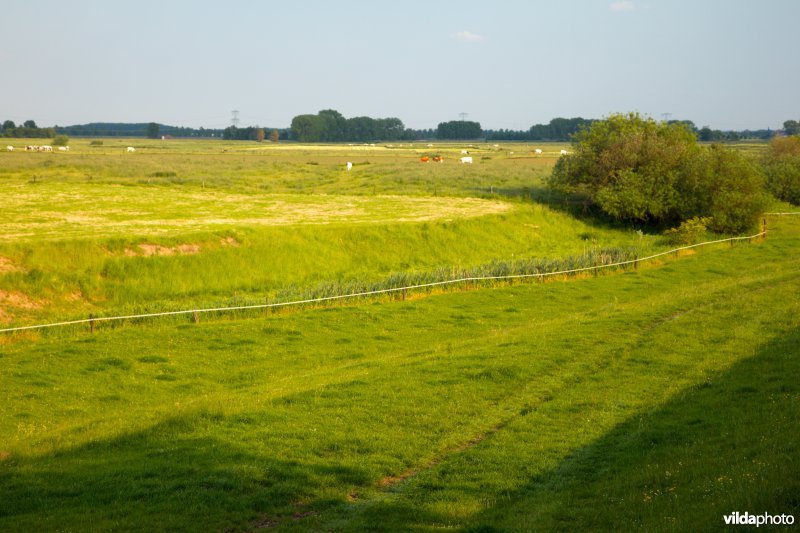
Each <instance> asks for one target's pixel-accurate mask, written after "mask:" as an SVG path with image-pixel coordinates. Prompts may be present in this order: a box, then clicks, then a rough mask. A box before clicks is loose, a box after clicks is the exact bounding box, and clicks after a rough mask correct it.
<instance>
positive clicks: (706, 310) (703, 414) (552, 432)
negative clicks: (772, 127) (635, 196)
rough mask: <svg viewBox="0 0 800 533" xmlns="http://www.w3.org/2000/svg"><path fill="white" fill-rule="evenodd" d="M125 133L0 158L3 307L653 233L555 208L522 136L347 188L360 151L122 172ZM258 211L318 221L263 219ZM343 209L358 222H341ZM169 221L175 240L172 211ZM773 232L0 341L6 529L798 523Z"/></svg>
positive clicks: (796, 284) (791, 283)
mask: <svg viewBox="0 0 800 533" xmlns="http://www.w3.org/2000/svg"><path fill="white" fill-rule="evenodd" d="M127 142H129V141H116V142H115V144H112V142H111V141H108V143H107V144H104V145H103V146H102V147H100V148H99V149H98V150H103V151H106V153H102V152H101V153H97V154H92V153H90V152H89V151H90V150H91V149H94V147H89V146H88V143H87V144H85V145H84V146H81V145H78V146H77V148H73V149H72V150H71V151H70V153H69V154H52V155H47V154H13V155H11V157H13V158H14V159H8V157H9V155H8V154H0V155H2V156H3V157H2V158H0V187H2V188H3V193H4V199H5V198H8V199H9V202H10V203H9V205H10V208H11V209H15V210H16V211H15V215H14V216H13V218H12V217H9V218H3V219H2V220H0V225H5V226H4V227H3V229H4V231H5V230H7V229H8V228H11V227H12V225H14V224H27V225H28V226H26V227H27V228H28V230H27V231H29V232H30V233H28V234H24V235H15V236H9V235H6V237H5V238H3V239H0V257H2V258H4V260H3V261H2V262H0V291H2V293H0V295H3V298H5V300H4V301H3V302H0V304H2V305H3V307H2V308H3V309H4V310H6V313H7V314H8V317H7V319H6V320H7V323H25V322H26V321H33V320H37V319H41V318H48V317H59V318H63V317H69V316H71V314H76V315H80V314H81V313H85V312H98V311H107V312H112V311H114V310H118V309H123V308H128V307H136V306H139V307H138V308H146V306H148V305H152V306H156V307H160V308H164V307H169V306H171V305H176V306H177V305H183V304H186V303H195V302H198V301H201V302H203V301H205V302H211V301H214V299H215V298H225V297H231V296H232V293H237V294H242V293H244V294H245V295H250V296H252V297H254V298H255V297H256V295H258V296H259V298H263V296H264V295H265V294H266V295H269V296H272V297H275V296H276V295H277V293H278V291H280V290H290V289H291V288H292V287H294V288H296V289H297V290H300V289H301V288H302V287H309V286H313V285H315V284H318V283H324V282H327V281H330V280H336V281H344V280H359V279H368V280H380V279H385V278H386V277H387V276H391V275H392V274H393V273H394V274H397V273H401V272H409V271H426V270H431V269H436V268H442V267H445V268H453V269H458V268H466V267H467V266H474V265H480V264H484V263H487V262H491V261H496V260H499V259H502V260H512V261H514V260H519V259H522V258H535V257H564V256H568V255H573V254H581V253H584V252H586V251H587V250H589V249H596V248H601V247H631V246H633V247H636V248H637V249H639V250H656V249H659V248H660V247H661V246H662V245H661V244H660V240H659V238H658V237H657V236H648V235H644V234H641V233H637V232H636V231H633V230H632V229H628V228H614V227H609V226H606V225H603V224H601V223H599V222H598V221H593V220H592V219H589V218H583V219H577V218H575V217H573V216H572V215H571V214H570V213H569V210H567V209H565V208H564V207H563V206H562V205H559V204H558V202H556V201H552V202H551V204H550V205H548V204H547V198H546V195H545V193H544V192H543V190H542V189H541V187H540V181H539V180H540V179H541V176H543V175H544V173H546V172H547V169H548V168H549V167H548V165H552V158H536V157H533V156H529V154H528V152H529V150H528V151H527V152H526V147H514V148H513V149H512V148H507V149H506V150H504V151H503V150H501V151H498V150H494V147H482V148H481V149H480V150H484V151H483V152H481V151H480V150H475V149H474V148H473V150H474V154H475V156H476V164H475V165H474V166H473V167H470V168H462V167H461V166H460V165H455V164H454V165H451V166H448V165H447V163H445V164H443V165H441V166H435V165H433V164H429V165H421V164H420V163H419V162H418V161H417V154H418V153H428V152H429V151H430V150H431V149H429V148H428V147H427V146H422V147H412V148H409V147H405V148H404V149H403V150H400V149H395V148H394V147H393V148H392V149H390V148H388V147H383V148H382V149H381V150H380V152H386V153H387V154H388V155H386V156H380V157H386V158H387V159H381V158H379V156H378V155H376V154H374V153H372V152H369V155H368V156H365V157H368V158H369V164H368V165H367V164H361V165H356V166H355V167H354V169H353V171H352V173H351V174H350V175H348V174H346V173H345V172H343V171H342V170H341V168H340V167H341V162H342V161H344V160H352V159H355V158H354V157H353V155H354V153H356V152H355V147H354V148H349V149H344V148H341V147H334V148H330V147H325V148H318V149H311V148H308V147H299V146H296V147H291V148H289V147H287V148H283V147H281V148H280V150H281V152H277V151H276V152H272V151H269V150H262V149H261V148H260V147H259V146H251V145H245V144H235V143H233V144H231V145H230V146H228V145H225V144H223V143H220V144H219V145H213V146H214V147H215V149H216V148H217V147H218V152H219V153H217V152H215V153H211V152H210V150H209V149H208V146H206V147H203V146H201V145H199V144H196V143H188V142H187V143H179V144H172V145H168V146H171V147H172V148H169V149H167V148H163V147H162V146H163V145H162V144H160V143H156V142H153V143H152V144H151V145H147V144H146V145H145V146H143V147H137V152H136V154H130V155H131V156H134V157H137V159H136V160H135V161H134V160H130V161H134V162H130V163H122V162H120V161H118V160H119V159H121V158H125V157H127V155H125V154H123V153H122V152H121V150H120V151H119V152H118V151H117V148H119V147H124V146H125V145H126V143H127ZM117 144H119V146H117ZM148 146H150V147H149V148H148ZM160 147H161V148H160ZM250 148H253V149H252V150H251V149H250ZM457 148H458V147H456V146H453V147H449V148H447V149H449V150H452V151H454V152H455V151H456V149H457ZM528 148H529V147H528ZM370 149H371V147H358V150H359V152H358V153H360V151H361V150H364V151H367V150H370ZM434 149H435V147H434ZM158 150H161V152H160V157H159V156H158V153H159V152H158ZM223 150H228V151H227V152H224V151H223ZM337 150H340V152H337ZM150 151H152V153H149V152H150ZM377 151H378V150H375V152H377ZM443 151H444V149H443V148H440V149H439V152H443ZM512 151H513V152H514V153H513V154H512V153H510V152H512ZM521 152H522V153H523V155H524V157H521V156H520V153H521ZM337 153H341V156H340V155H337ZM430 153H433V152H430ZM40 155H43V156H44V157H43V158H39V156H40ZM18 156H19V157H18ZM139 156H143V157H141V158H139ZM61 157H69V158H74V160H73V163H71V164H69V161H70V160H67V159H58V158H61ZM340 157H341V158H342V161H339V159H338V158H340ZM483 157H488V158H490V159H482V158H483ZM48 158H49V159H48ZM345 158H347V159H345ZM393 158H394V159H397V160H394V159H393ZM47 161H52V162H53V163H51V164H50V165H47V164H46V163H47ZM64 161H66V162H67V163H63V162H64ZM232 161H241V163H236V164H241V165H242V168H240V169H235V168H233V167H235V166H236V164H231V162H232ZM309 161H312V162H316V163H317V164H309V163H308V162H309ZM356 162H357V163H358V162H359V160H356ZM361 162H362V163H363V161H361ZM61 165H63V166H61ZM80 165H83V166H81V167H80V170H76V169H77V168H78V167H79V166H80ZM139 165H141V166H139ZM306 167H312V168H311V169H306ZM274 168H282V169H283V170H281V171H275V170H274ZM87 169H88V171H87ZM156 169H161V170H156ZM164 169H167V170H164ZM169 169H172V170H169ZM258 169H261V170H258ZM307 170H308V171H307ZM362 171H363V172H369V173H370V176H371V177H370V178H369V179H366V178H365V177H364V176H358V173H359V172H362ZM86 172H89V173H91V175H92V179H89V178H87V177H86V175H85V174H84V173H86ZM156 172H159V173H162V174H164V173H166V174H165V175H161V176H154V175H152V174H154V173H156ZM169 172H174V174H175V175H174V176H172V175H168V173H169ZM226 172H230V174H226ZM33 175H35V176H36V180H35V182H34V180H33V179H32V177H31V176H33ZM179 176H183V177H180V178H179ZM148 180H150V182H149V183H148ZM180 180H185V181H180ZM503 180H504V181H503ZM298 182H302V183H303V188H302V190H301V189H296V190H291V189H292V187H293V184H297V183H298ZM501 182H502V185H501ZM350 187H352V189H353V190H352V191H351V190H349V188H350ZM371 187H372V188H374V192H372V191H371V190H370V188H371ZM434 188H435V189H436V193H435V195H434V192H433V189H434ZM323 189H324V190H323ZM406 189H407V194H408V196H409V202H407V203H406V202H395V201H394V198H396V196H397V195H398V194H402V193H403V192H404V190H406ZM31 190H34V191H37V192H35V194H38V195H39V196H38V199H35V198H30V197H25V194H28V193H23V192H20V191H31ZM265 191H268V192H265ZM312 191H313V194H312ZM444 191H446V195H445V192H444ZM161 192H163V196H159V193H161ZM59 195H66V196H65V197H60V196H59ZM86 196H90V197H91V198H92V199H93V200H89V201H87V200H86V199H85V197H86ZM23 197H25V198H23ZM65 198H72V199H73V200H74V201H70V200H68V199H65ZM232 199H235V201H233V200H232ZM229 200H230V201H229ZM239 200H242V201H239ZM415 200H418V201H420V202H421V203H414V201H415ZM440 200H444V204H438V203H436V202H437V201H440ZM359 201H361V202H363V203H358V202H359ZM275 202H284V204H281V205H282V206H283V208H286V205H287V204H292V205H295V206H296V207H297V208H298V209H300V210H305V209H314V210H316V209H321V210H322V211H323V212H326V213H328V215H326V216H330V217H331V218H330V219H328V220H324V221H319V220H318V221H315V222H314V223H306V219H305V215H300V216H299V218H298V219H297V221H294V220H293V221H290V222H289V223H286V224H276V223H274V220H273V222H263V220H262V219H270V217H273V216H274V213H272V212H271V211H270V209H272V207H271V206H274V205H275ZM348 202H349V203H352V204H353V205H356V206H361V208H362V209H363V211H362V212H361V213H363V215H362V214H359V215H354V214H352V213H351V214H346V213H344V214H343V213H341V212H340V209H341V206H342V205H344V204H346V203H348ZM393 202H394V203H393ZM426 202H427V203H426ZM459 202H464V203H459ZM243 203H244V204H246V205H242V204H243ZM92 205H95V206H97V207H96V209H92ZM456 206H461V207H462V209H464V211H460V212H458V213H455V214H453V213H452V212H448V213H447V214H445V215H444V216H439V215H440V214H441V209H451V208H454V207H456ZM497 206H502V210H500V211H493V209H497ZM112 207H113V208H112ZM189 207H191V208H194V209H193V212H195V213H202V214H203V216H196V221H195V222H194V224H195V225H196V226H193V225H192V224H181V223H180V221H181V220H184V219H188V218H191V217H188V216H186V215H185V210H186V209H187V208H189ZM475 209H477V211H475ZM414 212H417V213H420V212H421V213H423V215H422V216H423V217H424V218H422V219H414V218H413V216H415V215H409V214H408V213H414ZM45 213H60V214H61V216H59V217H49V218H48V217H47V216H45V215H44V214H45ZM139 213H143V214H141V215H140V214H139ZM69 216H92V217H94V219H93V224H92V225H90V226H83V228H84V229H83V230H82V229H81V227H82V226H81V225H75V226H68V224H69V221H68V220H66V218H67V217H69ZM359 217H362V218H359ZM409 217H410V218H411V219H410V220H409V219H406V218H409ZM154 218H155V219H158V220H161V221H162V223H161V224H159V225H158V226H155V227H154V226H152V225H148V224H139V225H137V221H139V222H142V221H143V222H147V221H148V220H151V219H154ZM220 219H226V222H224V223H222V224H219V225H217V224H216V222H215V221H216V220H220ZM256 219H258V221H256ZM119 222H122V223H123V224H122V225H120V224H119ZM128 223H129V224H130V225H128V226H125V224H128ZM53 225H60V226H59V227H60V228H62V229H63V233H60V232H59V231H52V230H53ZM126 227H127V228H128V229H125V228H126ZM769 227H770V233H769V236H768V238H767V239H766V240H765V241H763V242H762V241H759V242H754V243H752V244H741V245H735V246H729V245H727V244H726V245H723V246H716V247H711V248H704V249H702V250H700V251H699V252H697V253H694V254H692V255H687V256H682V257H680V258H676V257H669V258H666V259H664V260H663V261H662V262H661V263H660V264H656V265H650V266H649V267H647V268H644V267H643V268H639V269H637V270H628V271H625V272H620V273H616V274H612V275H608V276H599V277H587V278H582V279H574V280H572V281H568V282H563V281H559V282H553V283H545V284H521V285H513V286H501V287H494V288H490V289H489V288H483V289H477V290H476V289H473V290H469V291H465V292H453V293H446V294H436V295H432V296H431V297H428V298H421V299H417V298H409V299H407V300H405V301H382V302H361V303H359V304H358V305H350V306H342V307H331V308H323V309H307V310H303V311H301V312H292V313H279V314H270V315H269V316H260V317H257V318H253V317H250V318H242V317H235V316H226V317H219V318H216V319H215V320H209V321H206V320H201V321H200V323H190V322H188V321H184V322H183V323H176V322H173V321H155V322H150V323H143V324H139V325H136V326H127V327H122V328H99V329H98V331H96V332H95V333H94V334H89V333H88V332H85V331H81V330H73V329H68V330H64V331H63V332H61V333H58V334H48V335H39V334H35V335H14V336H3V337H1V338H0V339H2V340H0V383H2V387H0V402H2V405H3V411H2V413H3V414H2V415H0V530H2V531H5V530H8V531H42V530H80V531H107V530H123V531H153V530H172V531H197V530H210V531H220V530H231V531H238V530H261V529H278V530H288V531H293V530H295V531H307V530H322V531H408V530H418V531H427V530H435V529H441V528H448V529H455V530H462V531H529V530H559V531H588V530H596V531H621V530H630V529H642V530H648V531H676V530H677V531H686V530H703V531H711V530H721V529H722V528H723V520H722V517H723V515H725V514H729V513H731V512H734V511H741V512H744V511H749V512H751V513H763V512H769V513H771V514H780V513H788V514H794V516H795V517H797V516H798V514H800V509H798V508H799V507H800V501H799V500H798V494H800V484H798V480H800V464H798V462H797V457H800V431H798V429H797V428H798V424H799V423H800V386H798V384H797V379H796V376H797V374H798V371H800V337H798V331H800V319H799V318H798V317H800V298H799V297H798V294H800V277H799V276H798V275H797V273H798V271H800V270H799V269H800V238H799V237H798V236H800V220H797V219H796V218H792V217H773V218H770V219H769ZM70 228H71V229H70ZM134 228H135V231H134ZM95 231H96V233H93V232H95ZM9 233H10V231H9ZM17 233H22V231H17ZM510 254H514V255H513V256H512V257H509V255H510ZM236 297H240V296H236ZM9 302H11V303H9ZM0 318H2V317H0Z"/></svg>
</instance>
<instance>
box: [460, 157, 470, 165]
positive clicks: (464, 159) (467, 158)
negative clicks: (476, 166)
mask: <svg viewBox="0 0 800 533" xmlns="http://www.w3.org/2000/svg"><path fill="white" fill-rule="evenodd" d="M461 163H462V164H463V163H467V164H470V165H471V164H472V156H468V157H462V158H461Z"/></svg>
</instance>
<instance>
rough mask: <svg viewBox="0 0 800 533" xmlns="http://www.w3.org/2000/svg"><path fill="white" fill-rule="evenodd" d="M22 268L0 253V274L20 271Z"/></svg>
mask: <svg viewBox="0 0 800 533" xmlns="http://www.w3.org/2000/svg"><path fill="white" fill-rule="evenodd" d="M23 270H24V269H23V268H22V267H21V266H19V265H17V264H16V263H14V262H13V261H12V260H11V259H9V258H7V257H3V256H2V255H0V274H6V273H9V272H22V271H23Z"/></svg>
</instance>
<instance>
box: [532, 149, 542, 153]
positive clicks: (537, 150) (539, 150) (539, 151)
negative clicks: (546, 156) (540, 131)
mask: <svg viewBox="0 0 800 533" xmlns="http://www.w3.org/2000/svg"><path fill="white" fill-rule="evenodd" d="M534 152H536V155H542V149H541V148H537V149H536V150H534Z"/></svg>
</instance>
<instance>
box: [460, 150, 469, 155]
mask: <svg viewBox="0 0 800 533" xmlns="http://www.w3.org/2000/svg"><path fill="white" fill-rule="evenodd" d="M468 153H469V150H461V155H467V154H468Z"/></svg>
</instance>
